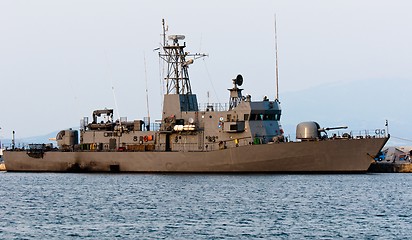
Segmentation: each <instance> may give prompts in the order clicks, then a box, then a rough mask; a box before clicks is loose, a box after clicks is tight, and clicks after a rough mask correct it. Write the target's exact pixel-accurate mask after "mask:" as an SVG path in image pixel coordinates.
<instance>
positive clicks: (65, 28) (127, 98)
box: [0, 0, 412, 138]
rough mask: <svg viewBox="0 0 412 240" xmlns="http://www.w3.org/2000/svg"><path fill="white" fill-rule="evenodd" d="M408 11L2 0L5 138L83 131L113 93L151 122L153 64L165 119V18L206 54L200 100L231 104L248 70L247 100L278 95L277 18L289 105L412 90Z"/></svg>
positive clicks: (198, 78) (369, 4) (377, 4)
mask: <svg viewBox="0 0 412 240" xmlns="http://www.w3.org/2000/svg"><path fill="white" fill-rule="evenodd" d="M411 9H412V1H407V0H404V1H401V0H390V1H389V0H388V1H377V0H364V1H359V0H344V1H343V0H342V1H338V0H336V1H326V0H324V1H308V0H302V1H293V0H292V1H221V0H220V1H217V0H208V1H172V0H168V1H136V0H134V1H131V0H129V1H127V0H95V1H87V0H81V1H80V0H61V1H59V0H36V1H29V0H0V102H1V111H0V127H1V128H2V129H1V130H0V138H10V136H11V131H12V130H15V131H16V137H18V138H21V137H28V136H36V135H42V134H47V133H49V132H53V131H56V130H59V129H65V128H69V127H75V126H78V125H79V121H80V119H81V118H82V117H84V116H89V117H90V116H91V113H92V111H93V110H95V109H103V108H115V100H114V96H113V95H115V98H116V102H117V105H118V108H116V110H115V111H116V116H117V114H119V115H120V116H122V117H123V116H124V117H127V118H128V120H133V119H142V118H143V117H144V116H146V112H147V109H146V102H145V101H146V97H145V67H144V66H145V64H144V58H146V66H147V67H146V72H147V79H148V81H149V89H148V90H149V94H150V97H149V103H150V113H151V116H152V119H153V118H155V119H159V118H160V117H161V115H160V113H161V109H160V106H161V86H160V83H161V80H160V77H159V60H158V56H157V53H156V52H153V49H155V48H157V47H159V43H160V34H161V29H162V28H161V20H162V18H165V20H166V21H167V23H168V25H169V33H170V34H184V35H186V39H185V41H186V43H187V46H188V47H187V51H190V52H204V53H208V54H209V57H207V58H205V59H204V60H197V61H195V63H194V64H193V65H191V66H190V76H191V82H192V89H193V92H194V93H197V95H198V101H199V102H207V97H206V96H207V91H210V101H211V102H218V101H220V102H226V101H228V99H229V95H228V91H227V88H229V87H231V79H232V78H234V77H235V76H236V75H237V74H239V73H241V74H242V75H243V77H244V85H243V86H242V87H243V88H244V89H245V90H244V93H245V94H251V95H252V99H254V100H259V99H261V98H262V97H263V96H264V95H268V96H269V97H270V98H271V99H273V97H274V95H275V80H274V76H275V53H274V14H275V13H276V15H277V23H278V25H277V29H278V45H279V60H280V63H279V69H280V71H279V77H280V96H281V99H282V94H286V93H291V92H296V91H302V90H305V89H309V88H313V87H317V86H325V85H328V84H336V83H353V82H357V81H363V80H368V81H373V80H374V79H389V80H390V79H397V80H401V81H403V82H402V84H405V88H409V89H412V81H411V80H412V71H411V63H412V59H411V58H412V57H411V56H412V47H411V43H412V31H411V25H412V14H411V13H410V11H411ZM144 56H145V57H144ZM113 88H114V93H115V94H113V90H112V89H113ZM385 91H390V89H385ZM365 92H367V89H365ZM410 97H411V95H409V96H399V103H400V104H402V105H403V106H404V107H406V106H408V105H409V104H410V102H411V101H410ZM365 98H367V96H365ZM328 101H330V104H334V102H333V101H341V99H339V98H337V99H332V100H328ZM359 101H360V102H359V104H360V105H362V102H363V101H362V99H360V100H359ZM376 104H379V103H376ZM365 107H367V106H365ZM308 111H309V110H308ZM371 117H373V116H371ZM302 120H307V119H302ZM299 121H300V120H299V119H297V120H296V122H299Z"/></svg>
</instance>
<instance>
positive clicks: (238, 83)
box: [235, 74, 243, 86]
mask: <svg viewBox="0 0 412 240" xmlns="http://www.w3.org/2000/svg"><path fill="white" fill-rule="evenodd" d="M235 83H236V84H237V85H238V86H242V84H243V77H242V75H240V74H238V75H237V76H236V82H235Z"/></svg>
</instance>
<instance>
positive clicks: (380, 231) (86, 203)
mask: <svg viewBox="0 0 412 240" xmlns="http://www.w3.org/2000/svg"><path fill="white" fill-rule="evenodd" d="M0 181H1V188H0V238H1V239H5V238H19V239H33V238H35V239H64V238H80V239H81V238H90V239H113V238H119V239H164V238H166V239H248V238H262V239H301V238H312V239H335V238H345V239H347V238H354V239H381V238H384V239H387V238H391V239H392V238H395V239H411V238H412V231H411V229H412V187H411V182H412V174H356V175H279V174H257V175H243V174H240V175H225V174H222V175H220V174H218V175H216V174H210V175H207V174H201V175H198V174H68V173H65V174H57V173H7V172H3V173H0Z"/></svg>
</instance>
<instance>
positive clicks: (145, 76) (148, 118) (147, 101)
mask: <svg viewBox="0 0 412 240" xmlns="http://www.w3.org/2000/svg"><path fill="white" fill-rule="evenodd" d="M143 60H144V78H145V81H146V107H147V125H146V128H147V130H149V129H150V111H149V90H148V88H147V67H146V54H145V53H143Z"/></svg>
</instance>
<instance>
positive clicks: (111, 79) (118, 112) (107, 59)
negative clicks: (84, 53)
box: [104, 51, 122, 127]
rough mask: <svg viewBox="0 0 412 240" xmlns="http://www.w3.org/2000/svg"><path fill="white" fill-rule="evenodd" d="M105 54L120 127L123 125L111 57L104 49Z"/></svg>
mask: <svg viewBox="0 0 412 240" xmlns="http://www.w3.org/2000/svg"><path fill="white" fill-rule="evenodd" d="M104 53H105V56H106V61H107V66H108V75H109V80H110V83H111V85H112V93H113V99H114V106H115V107H116V109H117V118H118V119H119V125H120V127H121V126H122V121H121V120H120V111H119V107H118V106H117V101H116V93H115V91H114V84H113V76H112V68H111V65H110V62H109V58H108V57H107V52H106V51H104Z"/></svg>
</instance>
